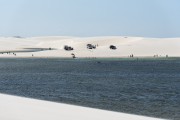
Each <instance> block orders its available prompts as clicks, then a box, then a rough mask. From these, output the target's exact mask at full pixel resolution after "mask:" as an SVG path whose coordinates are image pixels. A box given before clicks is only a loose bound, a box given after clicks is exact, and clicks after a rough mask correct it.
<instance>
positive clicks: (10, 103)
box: [0, 94, 160, 120]
mask: <svg viewBox="0 0 180 120" xmlns="http://www.w3.org/2000/svg"><path fill="white" fill-rule="evenodd" d="M0 120H160V119H157V118H150V117H143V116H137V115H129V114H124V113H118V112H110V111H105V110H98V109H92V108H85V107H79V106H73V105H66V104H60V103H53V102H47V101H41V100H34V99H27V98H21V97H15V96H9V95H3V94H0Z"/></svg>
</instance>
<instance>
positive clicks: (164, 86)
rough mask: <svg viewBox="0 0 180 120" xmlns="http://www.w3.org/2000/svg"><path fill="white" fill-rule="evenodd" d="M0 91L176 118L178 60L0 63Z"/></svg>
mask: <svg viewBox="0 0 180 120" xmlns="http://www.w3.org/2000/svg"><path fill="white" fill-rule="evenodd" d="M0 93H5V94H11V95H18V96H24V97H28V98H36V99H43V100H48V101H55V102H61V103H68V104H75V105H80V106H87V107H93V108H100V109H106V110H111V111H118V112H125V113H132V114H137V115H145V116H151V117H158V118H168V119H174V120H178V119H180V59H179V58H172V59H170V58H169V59H139V60H137V59H92V60H90V59H76V60H71V59H58V58H56V59H37V58H34V59H10V58H9V59H7V58H1V59H0Z"/></svg>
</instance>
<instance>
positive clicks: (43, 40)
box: [0, 36, 180, 58]
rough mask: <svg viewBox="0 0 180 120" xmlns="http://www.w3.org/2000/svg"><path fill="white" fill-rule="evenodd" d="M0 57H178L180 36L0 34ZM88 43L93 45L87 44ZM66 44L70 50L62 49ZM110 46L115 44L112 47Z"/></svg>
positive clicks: (179, 54) (179, 53)
mask: <svg viewBox="0 0 180 120" xmlns="http://www.w3.org/2000/svg"><path fill="white" fill-rule="evenodd" d="M0 43H1V44H0V53H1V54H0V57H67V58H72V57H73V56H75V57H79V58H82V57H84V58H89V57H90V58H92V57H96V58H98V57H106V58H110V57H115V58H119V57H130V56H131V55H133V57H166V56H168V57H179V56H180V50H179V48H180V38H143V37H122V36H109V37H108V36H107V37H66V36H51V37H32V38H17V37H6V38H5V37H1V38H0ZM88 44H90V45H92V46H94V47H95V48H88V46H87V45H88ZM65 46H67V47H71V48H72V50H65V49H64V48H65ZM110 46H113V47H115V49H111V48H110Z"/></svg>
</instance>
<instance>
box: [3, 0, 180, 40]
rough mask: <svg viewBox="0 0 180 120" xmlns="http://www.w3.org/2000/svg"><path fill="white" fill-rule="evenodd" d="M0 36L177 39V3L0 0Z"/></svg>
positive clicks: (160, 0) (166, 0) (179, 13)
mask: <svg viewBox="0 0 180 120" xmlns="http://www.w3.org/2000/svg"><path fill="white" fill-rule="evenodd" d="M0 36H23V37H33V36H82V37H90V36H140V37H161V38H164V37H180V0H0Z"/></svg>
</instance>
